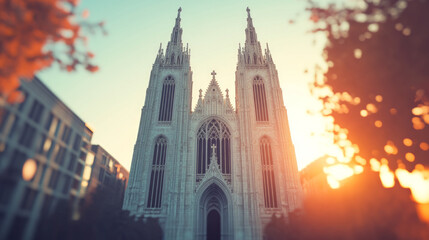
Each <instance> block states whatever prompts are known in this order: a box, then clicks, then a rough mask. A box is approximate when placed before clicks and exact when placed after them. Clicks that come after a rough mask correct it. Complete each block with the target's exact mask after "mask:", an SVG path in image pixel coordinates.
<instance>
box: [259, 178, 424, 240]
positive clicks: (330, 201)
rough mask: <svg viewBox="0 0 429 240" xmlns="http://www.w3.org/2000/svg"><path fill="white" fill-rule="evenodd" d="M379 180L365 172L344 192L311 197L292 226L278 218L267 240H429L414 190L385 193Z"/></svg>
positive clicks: (396, 189)
mask: <svg viewBox="0 0 429 240" xmlns="http://www.w3.org/2000/svg"><path fill="white" fill-rule="evenodd" d="M377 178H378V176H377V174H376V173H374V172H371V171H366V172H364V173H362V174H360V175H356V176H353V177H351V178H348V179H346V180H345V181H344V182H343V186H342V187H341V188H339V189H331V190H330V191H329V192H328V193H326V194H323V195H313V196H310V197H308V198H307V199H306V200H305V202H304V208H303V209H302V210H301V211H300V212H299V213H292V214H290V215H289V218H288V221H285V220H283V219H277V218H275V217H274V218H273V219H272V221H271V222H270V223H269V224H268V225H267V227H266V228H265V236H266V239H267V240H277V239H278V240H280V239H300V240H315V239H318V240H324V239H326V240H328V239H353V240H360V239H368V240H384V239H389V240H426V239H429V228H428V227H427V225H426V224H425V223H422V222H421V221H420V220H419V218H418V216H417V214H416V211H415V207H414V203H413V202H412V201H410V199H409V190H408V189H404V188H401V187H399V186H396V187H394V188H392V189H386V188H383V187H382V185H381V184H380V183H377Z"/></svg>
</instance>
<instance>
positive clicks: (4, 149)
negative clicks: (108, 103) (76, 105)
mask: <svg viewBox="0 0 429 240" xmlns="http://www.w3.org/2000/svg"><path fill="white" fill-rule="evenodd" d="M20 88H21V91H22V92H23V93H24V95H25V100H24V101H23V102H22V103H20V104H9V103H4V102H3V103H0V104H2V105H0V189H1V191H0V239H31V238H32V236H34V234H35V231H36V228H37V224H38V220H39V219H40V218H41V217H42V216H44V215H47V214H49V212H51V211H52V210H53V209H54V208H55V206H56V205H58V204H59V202H60V201H71V203H72V204H73V205H74V207H75V208H77V207H78V204H79V202H80V200H81V199H83V198H84V196H85V189H86V188H85V186H87V185H88V180H89V179H88V178H86V179H84V178H83V172H84V170H85V171H86V172H87V171H90V170H91V165H90V164H88V163H87V162H86V161H87V154H88V152H89V151H90V147H91V138H92V135H93V131H92V130H91V129H90V128H89V127H88V126H87V125H86V124H85V122H84V121H83V120H81V119H80V118H79V117H78V116H77V115H76V114H75V113H74V112H73V111H72V110H71V109H70V108H68V107H67V106H66V105H65V104H64V103H63V102H62V101H61V100H60V99H59V98H58V97H57V96H55V94H54V93H52V92H51V91H50V90H49V89H48V88H47V87H46V86H45V85H44V84H43V83H42V82H41V81H40V80H39V79H38V78H37V77H36V78H35V79H33V80H32V81H22V85H21V87H20ZM89 174H90V173H89Z"/></svg>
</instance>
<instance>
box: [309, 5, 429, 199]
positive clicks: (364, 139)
mask: <svg viewBox="0 0 429 240" xmlns="http://www.w3.org/2000/svg"><path fill="white" fill-rule="evenodd" d="M361 3H362V4H361V5H358V6H352V7H343V8H336V7H335V5H329V6H328V7H325V8H322V7H318V6H316V5H315V3H311V7H310V8H309V10H310V11H311V13H312V17H311V19H312V20H313V21H314V22H315V24H316V28H315V29H314V31H315V32H324V33H326V35H327V37H328V44H327V45H326V47H325V49H324V56H325V60H326V63H327V70H326V71H325V72H324V74H323V79H316V80H315V82H314V86H313V89H312V90H313V93H314V94H315V95H318V96H319V98H320V99H321V100H322V101H323V104H324V108H323V110H322V113H323V114H325V115H326V116H331V117H333V119H334V126H333V127H332V128H331V129H329V131H331V132H333V133H334V134H335V141H336V143H337V144H338V145H339V146H341V147H342V149H343V151H344V155H345V156H346V157H348V159H347V161H349V163H348V164H349V165H350V166H351V167H352V168H353V165H354V166H356V165H364V166H365V165H368V163H370V164H371V169H372V170H374V171H377V172H380V178H381V180H382V183H383V185H384V186H385V187H393V185H394V184H395V178H394V177H396V179H398V180H399V183H400V184H401V186H402V187H406V188H410V189H411V193H412V195H413V197H414V200H415V201H416V202H418V203H421V204H429V169H428V167H429V162H428V161H427V160H428V158H429V144H428V143H429V127H428V126H427V125H429V68H428V67H427V66H429V31H427V24H426V23H427V22H429V15H428V14H427V12H428V11H429V1H427V0H381V1H370V0H365V1H361ZM321 90H328V94H320V93H321ZM325 93H326V91H325ZM350 149H352V151H349V150H350ZM353 149H354V151H353ZM347 151H349V152H347ZM350 152H352V154H347V153H350ZM347 155H349V156H347ZM411 171H412V172H411Z"/></svg>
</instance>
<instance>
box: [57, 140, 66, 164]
mask: <svg viewBox="0 0 429 240" xmlns="http://www.w3.org/2000/svg"><path fill="white" fill-rule="evenodd" d="M57 146H58V145H57ZM66 152H67V151H66V148H65V147H63V146H59V150H58V153H57V156H56V157H55V162H56V163H58V164H59V165H62V164H63V163H64V159H65V156H66Z"/></svg>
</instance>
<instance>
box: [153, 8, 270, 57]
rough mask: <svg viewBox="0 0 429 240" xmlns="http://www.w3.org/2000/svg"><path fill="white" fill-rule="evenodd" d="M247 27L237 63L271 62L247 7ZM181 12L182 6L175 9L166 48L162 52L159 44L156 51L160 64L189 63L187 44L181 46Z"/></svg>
mask: <svg viewBox="0 0 429 240" xmlns="http://www.w3.org/2000/svg"><path fill="white" fill-rule="evenodd" d="M246 11H247V28H246V30H245V32H246V41H245V46H244V48H242V47H241V46H239V49H238V64H239V65H240V64H245V65H248V64H251V65H264V64H266V63H267V61H268V62H271V61H272V59H271V54H270V52H269V50H268V46H267V49H266V50H265V55H264V53H263V52H262V48H261V45H260V43H259V41H258V37H257V35H256V30H255V27H254V26H253V20H252V17H251V16H250V9H249V8H248V7H247V8H246ZM181 12H182V8H179V9H178V10H177V17H176V23H175V25H174V28H173V31H172V33H171V38H170V41H169V42H168V45H167V49H166V51H165V55H164V52H163V50H162V47H161V46H160V50H159V52H158V56H157V59H156V61H157V62H160V63H162V64H169V65H181V64H184V63H187V64H188V63H189V59H190V50H189V49H188V46H186V48H183V43H182V32H183V30H182V28H181V27H180V21H181V18H180V13H181Z"/></svg>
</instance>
